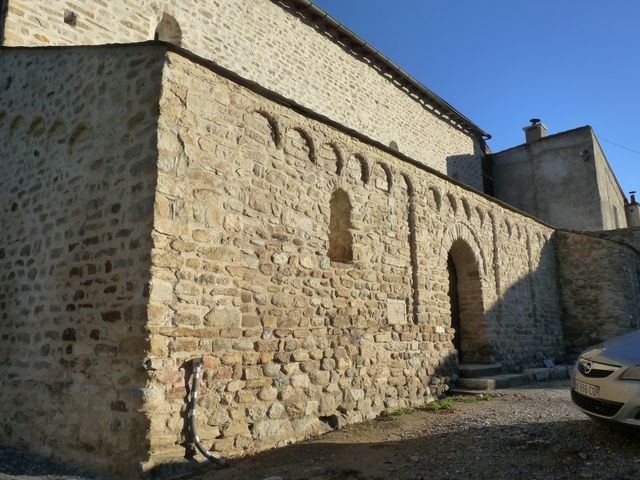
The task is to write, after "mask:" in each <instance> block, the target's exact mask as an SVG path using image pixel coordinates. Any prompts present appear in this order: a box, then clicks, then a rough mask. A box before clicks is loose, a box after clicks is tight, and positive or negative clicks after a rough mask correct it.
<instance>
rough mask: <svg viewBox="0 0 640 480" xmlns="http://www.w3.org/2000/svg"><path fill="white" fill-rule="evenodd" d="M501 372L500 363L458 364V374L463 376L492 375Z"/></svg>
mask: <svg viewBox="0 0 640 480" xmlns="http://www.w3.org/2000/svg"><path fill="white" fill-rule="evenodd" d="M501 373H502V364H500V363H491V364H487V363H461V364H460V365H459V366H458V375H459V376H460V377H462V378H478V377H490V376H492V375H500V374H501Z"/></svg>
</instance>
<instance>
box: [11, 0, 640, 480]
mask: <svg viewBox="0 0 640 480" xmlns="http://www.w3.org/2000/svg"><path fill="white" fill-rule="evenodd" d="M1 21H2V23H1V24H0V25H1V27H0V28H2V30H0V34H1V39H2V46H3V47H2V49H1V50H0V89H1V90H2V97H1V98H0V138H1V140H0V152H1V156H0V158H2V160H3V174H2V175H1V176H0V218H1V220H2V227H3V228H2V231H0V443H2V444H5V445H14V446H17V447H20V448H24V449H28V450H30V451H33V452H36V453H39V454H43V455H47V456H52V457H54V458H56V459H59V460H63V461H66V462H70V463H73V464H76V465H82V466H85V467H89V468H91V469H93V470H97V471H102V472H107V473H111V474H117V475H120V476H121V477H125V478H139V476H140V473H141V472H142V471H143V470H148V469H150V468H152V467H153V466H154V465H156V464H159V463H162V462H166V461H172V460H178V459H180V458H182V457H183V456H184V455H185V452H186V449H187V447H188V445H189V443H190V438H189V436H188V430H187V426H186V422H187V419H186V417H187V404H188V401H189V387H188V383H189V381H190V377H191V366H190V362H191V360H192V359H194V358H200V357H202V358H203V359H204V377H203V379H202V382H201V396H200V399H199V404H198V405H199V407H198V408H199V415H198V425H199V432H200V437H201V439H202V442H203V443H204V444H205V445H206V447H207V448H210V449H211V450H212V451H215V452H217V453H218V454H220V455H224V456H230V457H233V456H240V455H245V454H249V453H252V452H257V451H261V450H265V449H268V448H272V447H277V446H281V445H285V444H287V443H289V442H292V441H296V440H300V439H303V438H305V437H307V436H310V435H314V434H317V433H321V432H324V431H327V430H328V429H330V428H332V426H334V425H336V424H339V425H342V424H346V423H353V422H359V421H363V420H366V419H371V418H374V417H376V416H377V415H379V414H380V413H381V412H383V411H385V410H390V409H396V408H399V407H406V406H411V405H421V404H424V403H425V402H426V401H428V400H430V399H433V398H435V397H436V396H438V395H441V394H443V393H444V392H445V391H446V389H447V387H448V385H449V383H451V381H452V379H453V378H455V374H456V370H457V366H458V364H459V363H460V362H466V363H493V362H500V363H501V364H502V366H503V367H504V368H505V369H507V370H509V371H519V370H520V369H522V368H525V367H532V366H541V365H542V360H543V359H545V358H552V359H555V360H562V359H563V358H564V357H565V356H566V355H567V354H571V353H574V352H576V351H579V350H580V349H581V348H583V347H584V346H586V345H589V344H593V343H596V342H598V341H600V340H601V339H604V338H608V337H610V336H613V335H616V334H619V333H622V332H625V331H628V330H629V329H632V328H638V321H639V320H640V311H639V309H640V287H639V279H640V255H639V253H638V252H639V249H640V233H639V230H638V229H629V228H619V229H616V230H610V228H609V227H610V226H611V223H610V217H607V218H609V220H606V222H609V223H606V222H605V221H604V220H603V221H602V222H600V223H598V222H597V221H595V222H592V223H591V224H589V225H593V227H588V228H585V229H587V230H592V231H593V232H591V233H587V232H578V231H576V230H561V229H559V228H558V227H565V228H567V227H568V228H573V227H571V226H567V225H557V224H556V223H554V222H553V221H551V220H550V219H549V218H542V219H541V218H538V217H544V215H543V214H542V213H540V212H542V210H541V208H542V207H541V204H540V203H539V202H538V203H531V205H532V206H531V210H528V209H527V208H528V207H527V205H525V204H522V205H518V208H520V210H518V209H516V208H515V207H514V206H513V205H511V204H510V203H507V202H506V201H502V200H499V199H497V198H496V197H495V196H494V195H497V196H499V195H498V193H499V192H498V190H499V189H500V188H501V186H502V185H505V178H507V174H505V171H506V170H504V169H505V168H506V169H508V168H509V167H508V165H507V166H503V164H509V163H510V162H511V163H514V162H516V163H517V162H520V163H519V165H526V164H527V163H526V162H529V163H531V162H534V161H538V160H537V159H538V158H540V157H535V156H531V157H526V156H524V157H523V156H518V157H513V158H512V159H511V160H509V159H508V158H507V159H506V160H505V155H504V153H505V152H501V153H500V154H497V155H495V156H494V155H492V154H491V152H490V151H489V149H488V147H487V145H486V143H485V141H486V139H487V138H488V134H487V133H486V132H485V131H483V130H482V129H481V128H480V127H478V126H476V125H475V124H474V123H473V122H472V121H471V120H469V119H468V118H466V117H465V116H464V115H463V114H462V113H460V112H459V111H457V110H456V109H455V108H454V107H452V106H451V105H449V104H448V103H447V102H446V101H445V100H443V99H442V98H440V97H439V96H437V95H436V94H435V93H434V92H432V91H430V90H429V89H427V88H426V87H424V86H423V85H421V84H420V83H418V82H417V81H416V80H415V79H413V78H411V77H409V76H408V75H407V74H406V73H405V72H404V71H403V70H402V69H401V68H400V67H398V66H397V65H395V64H394V63H393V62H392V61H391V60H389V59H388V58H386V57H384V56H383V55H382V54H381V53H380V52H378V51H377V50H375V48H374V47H372V46H371V45H369V44H367V43H366V42H365V41H364V40H362V39H360V38H359V37H357V36H356V35H355V34H353V33H352V32H350V31H348V30H347V29H345V28H344V27H343V26H341V25H340V24H339V23H338V22H337V21H335V20H334V19H332V18H331V17H329V16H328V15H326V13H324V12H322V11H321V10H319V9H318V8H316V7H315V6H314V5H313V4H311V3H310V2H308V1H306V0H280V1H278V0H226V1H219V0H190V1H183V2H169V1H168V0H117V1H115V0H114V1H111V2H104V1H102V0H47V1H46V2H45V1H44V0H42V1H41V0H37V1H33V0H8V1H5V2H3V8H2V20H1ZM582 133H584V132H582ZM582 133H581V134H582ZM585 135H586V133H585ZM589 135H591V131H590V130H589ZM552 137H553V136H549V137H548V138H546V139H544V138H543V139H538V141H539V142H549V141H556V140H557V139H556V140H553V139H552ZM585 138H586V137H585ZM593 138H595V137H593ZM580 139H583V137H580ZM580 141H582V140H580ZM586 141H587V143H588V142H589V140H588V139H587V140H586ZM591 144H593V142H592V143H591ZM543 146H544V145H543V143H538V144H537V146H535V147H534V146H532V145H530V146H529V147H523V148H524V149H526V150H528V151H533V150H535V152H537V153H536V155H537V154H538V153H539V152H540V151H542V150H543ZM567 148H568V150H567V152H569V153H567V155H566V156H567V158H569V161H573V160H574V157H573V156H572V155H573V153H576V152H577V153H576V154H579V153H580V152H582V151H583V150H588V152H589V153H590V152H592V151H591V150H589V148H590V147H588V146H586V147H581V148H580V149H578V150H577V151H576V152H574V151H573V150H571V146H569V147H567ZM572 152H573V153H572ZM518 155H520V154H518ZM583 155H587V154H583ZM595 155H596V154H595V153H594V154H593V155H592V157H593V158H595ZM581 158H582V157H581ZM596 160H597V159H596ZM596 160H592V163H590V164H589V165H600V164H597V163H596ZM545 161H546V160H545ZM580 161H581V162H583V163H582V164H580V165H583V164H585V165H587V162H585V161H584V160H583V159H582V160H580ZM605 161H606V158H605V160H603V161H602V162H601V164H602V165H604V164H605V163H606V162H605ZM523 162H524V163H523ZM607 165H608V164H607ZM523 168H524V167H523ZM589 168H591V167H589ZM513 171H515V170H513ZM609 171H610V168H609ZM592 172H593V173H592V176H593V178H594V179H595V180H593V182H592V185H593V188H595V189H596V190H598V189H600V190H602V191H605V190H606V191H607V192H609V193H608V194H607V195H602V196H601V198H602V199H603V200H602V202H601V204H602V205H604V207H602V208H601V209H600V210H598V209H597V208H595V207H594V210H593V214H594V215H598V212H600V215H601V216H602V215H605V213H602V212H606V215H610V212H613V208H612V207H611V206H612V205H615V206H616V208H617V210H616V211H617V212H620V211H621V210H624V209H625V208H626V204H627V203H628V202H627V201H626V199H625V198H624V195H623V194H622V193H621V192H619V191H617V190H616V189H615V188H614V187H612V186H611V185H613V184H612V183H611V182H609V183H607V184H606V185H608V186H606V187H602V185H605V184H604V183H602V182H601V181H600V180H598V179H600V178H605V177H606V178H609V177H608V176H607V175H609V173H607V169H606V168H604V167H603V168H600V167H597V168H596V167H593V168H592ZM598 175H599V176H598ZM520 178H521V176H520ZM614 179H615V176H614ZM501 182H502V183H501ZM507 182H508V181H507ZM496 187H498V188H496ZM607 189H608V190H607ZM600 190H598V191H600ZM611 192H613V193H611ZM506 195H507V194H505V199H506ZM599 198H600V197H599ZM511 203H514V204H516V203H517V202H511ZM536 209H538V210H536ZM525 212H529V213H525ZM594 218H595V217H594ZM602 218H604V217H602ZM616 218H618V217H616ZM545 220H546V221H545ZM618 221H619V223H618V224H617V225H618V227H625V226H626V223H624V224H623V222H625V219H624V215H622V214H620V215H619V220H618ZM583 230H584V229H583Z"/></svg>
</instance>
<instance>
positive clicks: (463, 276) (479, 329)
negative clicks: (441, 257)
mask: <svg viewBox="0 0 640 480" xmlns="http://www.w3.org/2000/svg"><path fill="white" fill-rule="evenodd" d="M447 273H448V276H449V300H450V304H451V328H452V330H453V331H452V333H453V336H452V343H453V346H454V348H455V349H456V350H457V353H458V362H460V363H462V362H464V363H492V362H493V361H494V356H493V347H492V345H491V342H490V341H489V335H488V332H487V324H486V319H485V311H484V301H483V295H482V278H481V275H480V265H479V264H478V260H476V257H475V255H474V254H473V250H472V249H471V247H470V246H469V244H468V243H467V242H465V241H464V240H462V239H458V240H456V241H455V242H453V244H452V245H451V249H450V250H449V253H448V256H447Z"/></svg>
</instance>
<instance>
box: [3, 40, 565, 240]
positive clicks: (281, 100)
mask: <svg viewBox="0 0 640 480" xmlns="http://www.w3.org/2000/svg"><path fill="white" fill-rule="evenodd" d="M140 47H148V48H150V49H151V48H154V47H155V48H157V49H159V50H160V51H164V52H172V53H175V54H176V55H179V56H181V57H183V58H185V59H187V60H189V61H190V62H193V63H195V64H197V65H200V66H202V67H204V68H206V69H208V70H210V71H212V72H214V73H215V74H217V75H220V76H221V77H223V78H226V79H227V80H230V81H232V82H234V83H236V84H238V85H240V86H241V87H244V88H247V89H249V90H251V91H252V92H254V93H256V94H258V95H260V96H261V97H263V98H266V99H267V100H269V101H272V102H274V103H276V104H278V105H281V106H283V107H286V108H289V109H291V110H292V111H294V112H296V113H298V114H300V115H302V116H304V117H306V118H309V119H311V120H314V121H317V122H320V123H322V124H324V125H327V126H328V127H330V128H334V129H336V130H337V131H339V132H341V133H343V134H345V135H347V136H350V137H353V138H355V139H356V140H358V141H360V142H362V143H364V144H366V145H370V146H372V147H374V148H377V149H379V150H380V151H383V152H385V153H387V154H388V155H391V156H392V157H395V158H397V159H398V160H400V161H401V162H404V163H406V164H408V165H412V166H413V167H416V168H417V169H419V170H422V171H424V172H427V173H429V174H431V175H434V176H435V177H438V178H441V179H443V180H445V181H447V182H449V183H450V184H452V185H455V186H457V187H460V188H461V189H463V190H466V191H467V192H471V193H473V194H475V195H478V196H479V197H482V198H484V199H485V200H487V201H488V202H489V203H490V204H492V205H497V206H499V207H501V208H504V209H505V210H509V211H511V212H514V213H516V214H518V215H521V216H523V217H526V218H529V219H531V220H533V221H534V222H536V223H537V224H538V225H542V226H543V227H546V228H549V229H552V230H554V231H555V230H557V227H554V226H553V225H551V224H549V223H547V222H545V221H544V220H542V219H540V218H537V217H535V216H533V215H531V214H530V213H527V212H524V211H522V210H518V209H517V208H516V207H514V206H513V205H510V204H508V203H506V202H503V201H502V200H500V199H498V198H496V197H493V196H491V195H489V194H488V193H484V192H483V191H480V190H477V189H475V188H473V187H472V186H470V185H467V184H466V183H462V182H461V181H459V180H456V179H455V178H453V177H450V176H448V175H446V174H444V173H442V172H440V171H438V170H436V169H435V168H433V167H430V166H428V165H425V164H424V163H422V162H419V161H417V160H415V159H414V158H412V157H409V156H408V155H406V154H404V153H402V152H399V151H397V150H394V149H393V148H391V147H389V146H388V145H385V144H384V143H382V142H380V141H378V140H375V139H373V138H371V137H368V136H367V135H365V134H363V133H360V132H359V131H357V130H355V129H353V128H351V127H347V126H346V125H343V124H341V123H340V122H337V121H335V120H332V119H331V118H329V117H327V116H325V115H322V114H320V113H318V112H316V111H314V110H311V109H310V108H308V107H305V106H304V105H300V104H299V103H296V102H295V101H293V100H290V99H288V98H287V97H285V96H284V95H281V94H280V93H277V92H275V91H273V90H270V89H268V88H266V87H263V86H262V85H260V84H259V83H257V82H254V81H253V80H249V79H247V78H245V77H243V76H241V75H240V74H238V73H236V72H234V71H232V70H229V69H228V68H225V67H223V66H221V65H218V64H217V63H216V62H215V61H213V60H209V59H207V58H204V57H201V56H199V55H197V54H195V53H193V52H191V51H190V50H187V49H185V48H182V47H178V46H176V45H173V44H171V43H167V42H163V41H159V40H147V41H145V42H138V43H121V44H119V43H110V44H105V45H52V46H44V45H41V46H37V47H3V48H2V49H0V55H2V52H3V51H4V52H10V51H21V50H22V51H55V50H82V49H85V50H89V49H118V48H140Z"/></svg>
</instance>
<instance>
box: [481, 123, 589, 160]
mask: <svg viewBox="0 0 640 480" xmlns="http://www.w3.org/2000/svg"><path fill="white" fill-rule="evenodd" d="M584 129H588V130H590V131H593V128H591V125H583V126H581V127H576V128H572V129H571V130H565V131H563V132H558V133H554V134H552V135H547V136H546V137H542V138H539V139H538V140H536V141H535V142H531V143H527V142H524V143H521V144H520V145H516V146H515V147H509V148H505V149H504V150H500V151H499V152H494V153H492V154H491V155H500V154H501V153H504V152H510V151H511V150H515V149H517V148H522V147H526V146H527V145H534V144H536V143H538V142H544V141H545V140H547V139H548V138H557V137H561V136H562V135H566V134H569V133H575V132H577V131H578V130H584Z"/></svg>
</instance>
